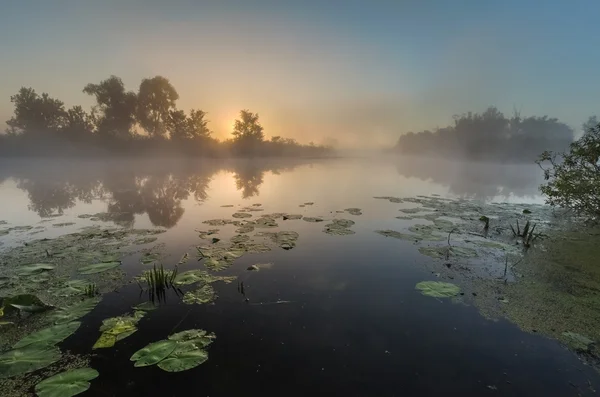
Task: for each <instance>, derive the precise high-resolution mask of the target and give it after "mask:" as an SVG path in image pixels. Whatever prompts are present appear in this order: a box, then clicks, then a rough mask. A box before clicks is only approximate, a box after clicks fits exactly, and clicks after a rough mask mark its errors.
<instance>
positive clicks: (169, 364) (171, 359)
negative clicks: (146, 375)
mask: <svg viewBox="0 0 600 397" xmlns="http://www.w3.org/2000/svg"><path fill="white" fill-rule="evenodd" d="M206 360H208V353H207V352H206V351H205V350H202V349H200V348H198V347H197V346H196V345H195V344H194V342H191V341H190V342H182V343H178V344H177V347H176V348H175V350H173V352H172V353H171V354H170V355H169V356H168V357H167V358H165V359H164V360H162V361H160V362H159V363H158V367H159V368H160V369H162V370H163V371H167V372H181V371H187V370H188V369H192V368H195V367H197V366H198V365H200V364H202V363H204V362H206Z"/></svg>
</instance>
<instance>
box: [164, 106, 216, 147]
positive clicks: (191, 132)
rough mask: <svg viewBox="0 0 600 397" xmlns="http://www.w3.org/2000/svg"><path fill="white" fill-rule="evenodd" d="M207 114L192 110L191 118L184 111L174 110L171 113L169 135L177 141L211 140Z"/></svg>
mask: <svg viewBox="0 0 600 397" xmlns="http://www.w3.org/2000/svg"><path fill="white" fill-rule="evenodd" d="M205 116H206V112H204V111H202V110H195V109H192V110H191V111H190V115H189V117H188V116H186V114H185V112H184V111H183V110H173V111H171V113H170V121H169V123H168V125H169V133H170V135H171V138H172V139H173V140H175V141H189V140H192V139H207V138H210V135H211V131H210V129H209V128H208V120H206V118H205Z"/></svg>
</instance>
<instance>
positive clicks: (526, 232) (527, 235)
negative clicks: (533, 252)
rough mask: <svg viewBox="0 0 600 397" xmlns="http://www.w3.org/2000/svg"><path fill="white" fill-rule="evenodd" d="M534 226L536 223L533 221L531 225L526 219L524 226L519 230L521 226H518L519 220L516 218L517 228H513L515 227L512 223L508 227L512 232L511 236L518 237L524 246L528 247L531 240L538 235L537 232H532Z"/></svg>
mask: <svg viewBox="0 0 600 397" xmlns="http://www.w3.org/2000/svg"><path fill="white" fill-rule="evenodd" d="M536 226H537V224H535V223H534V224H533V226H531V224H530V222H529V221H527V223H525V227H524V228H523V230H522V231H521V228H520V227H519V220H518V219H517V230H515V228H514V227H513V225H512V224H511V225H510V229H511V230H512V232H513V236H514V237H520V238H521V239H522V241H523V245H524V246H525V247H526V248H529V247H531V244H532V243H533V241H534V240H535V239H537V238H538V237H539V236H540V234H539V233H538V234H534V231H535V227H536Z"/></svg>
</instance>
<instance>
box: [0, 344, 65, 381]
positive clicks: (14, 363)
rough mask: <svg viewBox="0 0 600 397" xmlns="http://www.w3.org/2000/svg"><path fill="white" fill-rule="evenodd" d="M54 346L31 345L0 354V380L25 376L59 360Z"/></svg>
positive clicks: (58, 352) (59, 354)
mask: <svg viewBox="0 0 600 397" xmlns="http://www.w3.org/2000/svg"><path fill="white" fill-rule="evenodd" d="M60 358H61V353H60V350H59V349H58V348H57V347H56V346H52V345H47V344H32V345H28V346H26V347H23V348H18V349H13V350H9V351H6V352H3V353H0V378H10V377H12V376H17V375H22V374H27V373H30V372H34V371H37V370H38V369H41V368H45V367H47V366H49V365H50V364H53V363H55V362H57V361H58V360H60Z"/></svg>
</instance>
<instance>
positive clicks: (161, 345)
mask: <svg viewBox="0 0 600 397" xmlns="http://www.w3.org/2000/svg"><path fill="white" fill-rule="evenodd" d="M176 346H177V342H175V341H173V340H169V339H167V340H161V341H158V342H154V343H150V344H149V345H148V346H146V347H144V348H143V349H140V350H138V351H137V352H135V353H134V354H133V356H131V361H135V364H134V365H135V366H136V367H146V366H148V365H154V364H157V363H158V362H160V361H161V360H164V359H165V358H166V357H168V356H169V355H170V354H171V353H172V352H173V350H175V347H176Z"/></svg>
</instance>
